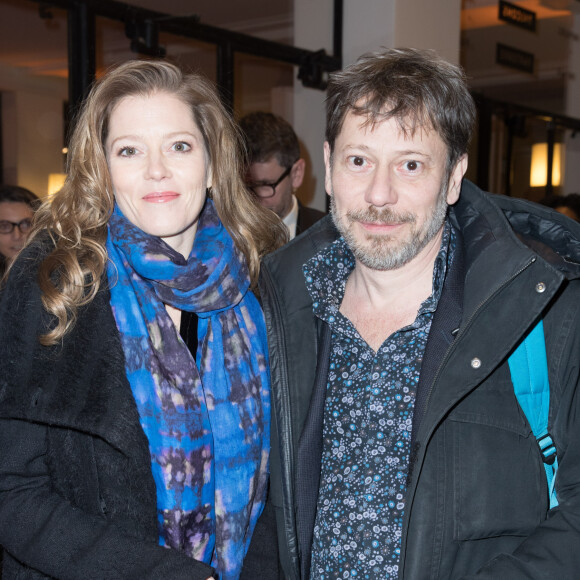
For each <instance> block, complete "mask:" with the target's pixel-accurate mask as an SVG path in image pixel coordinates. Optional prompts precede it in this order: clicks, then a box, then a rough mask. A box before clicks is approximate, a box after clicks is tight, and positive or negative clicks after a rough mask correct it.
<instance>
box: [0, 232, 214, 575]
mask: <svg viewBox="0 0 580 580" xmlns="http://www.w3.org/2000/svg"><path fill="white" fill-rule="evenodd" d="M44 251H46V250H45V249H43V247H42V246H39V244H38V243H34V244H33V245H31V246H29V247H28V248H26V249H25V250H24V254H23V255H22V256H20V258H19V259H18V261H17V262H16V264H15V266H14V268H13V270H12V272H11V273H10V276H9V279H8V282H7V286H6V287H5V289H4V290H3V292H2V295H1V299H0V337H1V339H0V544H2V545H3V546H4V548H5V553H4V562H3V579H4V580H12V579H15V578H18V579H19V580H20V579H23V580H24V579H41V578H61V579H65V580H66V579H70V580H78V579H79V578H85V579H94V580H114V579H116V580H127V579H129V578H135V579H140V580H141V579H151V580H153V579H156V580H167V579H171V580H178V579H183V580H196V579H197V580H205V579H206V578H208V577H209V576H211V574H212V572H213V570H212V568H211V567H210V566H207V565H206V564H204V563H202V562H198V561H196V560H193V559H191V558H189V557H187V556H185V555H184V554H181V553H179V552H177V551H175V550H170V549H167V548H163V547H161V546H159V544H158V541H159V535H158V522H157V509H156V503H157V500H156V489H155V483H154V481H153V475H152V471H151V457H150V452H149V445H148V441H147V438H146V436H145V434H144V432H143V430H142V428H141V424H140V420H139V415H138V412H137V407H136V404H135V400H134V397H133V394H132V392H131V387H130V386H129V383H128V381H127V377H126V372H125V360H124V354H123V350H122V347H121V342H120V336H119V332H118V330H117V327H116V324H115V320H114V318H113V313H112V311H111V306H110V304H109V292H108V290H107V289H106V282H105V284H104V285H103V287H102V289H101V290H100V291H99V293H98V294H97V296H96V297H95V299H94V300H93V301H92V302H91V303H90V304H89V305H87V306H85V307H83V308H81V309H80V310H79V313H78V314H79V315H78V319H77V322H76V324H75V326H74V328H73V330H72V331H71V333H70V335H67V337H66V340H64V341H63V343H62V344H60V345H57V346H53V347H42V346H41V345H40V343H39V342H38V335H39V334H42V333H44V332H46V329H47V328H49V327H50V325H51V324H53V321H52V319H51V317H50V316H49V315H48V314H47V313H46V311H45V310H44V308H43V306H42V303H41V300H40V289H39V287H38V284H37V280H36V269H37V266H38V263H39V261H40V260H41V258H42V254H43V252H44ZM49 368H50V372H48V369H49ZM38 570H43V572H44V573H40V572H38Z"/></svg>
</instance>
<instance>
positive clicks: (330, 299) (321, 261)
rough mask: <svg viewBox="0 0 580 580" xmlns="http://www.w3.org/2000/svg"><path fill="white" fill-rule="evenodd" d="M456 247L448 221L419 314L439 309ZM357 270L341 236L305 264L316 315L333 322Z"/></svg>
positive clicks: (307, 286)
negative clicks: (430, 282) (349, 281)
mask: <svg viewBox="0 0 580 580" xmlns="http://www.w3.org/2000/svg"><path fill="white" fill-rule="evenodd" d="M456 244H457V234H456V233H455V230H454V228H453V226H452V225H451V223H450V222H449V220H448V219H447V220H445V224H444V226H443V235H442V238H441V246H440V248H439V253H438V254H437V257H436V258H435V263H434V266H433V286H432V292H431V295H430V296H429V298H427V299H426V300H425V301H424V302H423V304H421V307H420V308H419V312H418V314H423V313H425V312H434V311H435V310H436V308H437V304H438V303H439V298H440V297H441V292H442V290H443V282H444V281H445V275H446V273H447V269H448V267H449V264H451V262H452V261H453V256H454V254H455V247H456ZM354 267H355V258H354V255H353V253H352V252H351V250H350V248H349V247H348V245H347V243H346V241H345V240H344V238H343V237H342V236H341V237H340V238H338V240H336V241H334V242H333V243H332V244H330V246H328V247H326V248H325V249H324V250H322V251H321V252H319V253H318V254H316V255H314V256H313V257H312V258H310V260H308V262H306V263H305V264H304V265H303V267H302V270H303V273H304V278H305V280H306V288H307V290H308V292H309V294H310V297H311V298H312V308H313V312H314V314H315V315H316V316H318V317H319V318H321V319H322V320H324V321H326V322H328V323H330V324H331V323H332V322H334V320H335V317H336V315H337V313H338V311H339V309H340V305H341V304H342V299H343V297H344V290H345V286H346V281H347V280H348V277H349V276H350V274H351V272H352V271H353V269H354Z"/></svg>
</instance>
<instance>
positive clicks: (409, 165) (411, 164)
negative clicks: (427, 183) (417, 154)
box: [405, 161, 419, 171]
mask: <svg viewBox="0 0 580 580" xmlns="http://www.w3.org/2000/svg"><path fill="white" fill-rule="evenodd" d="M405 169H406V170H407V171H417V169H419V163H418V162H417V161H407V162H406V163H405Z"/></svg>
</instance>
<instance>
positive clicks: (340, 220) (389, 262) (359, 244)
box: [330, 185, 447, 270]
mask: <svg viewBox="0 0 580 580" xmlns="http://www.w3.org/2000/svg"><path fill="white" fill-rule="evenodd" d="M330 213H331V215H332V220H333V221H334V224H335V226H336V228H337V229H338V231H339V232H340V234H341V235H342V236H343V237H344V239H345V241H346V243H347V245H348V247H349V248H350V250H351V252H352V253H353V254H354V257H355V258H356V259H357V261H359V262H360V263H361V264H363V265H364V266H366V267H367V268H370V269H372V270H396V269H397V268H400V267H401V266H404V265H405V264H407V263H409V262H410V261H411V260H412V259H413V258H415V257H416V256H417V255H418V254H419V252H421V250H422V249H423V248H425V246H426V245H427V244H428V243H429V242H430V241H431V240H432V239H433V238H434V237H435V236H436V235H437V234H438V233H439V231H440V230H441V228H442V226H443V223H444V221H445V216H446V215H447V188H446V187H445V185H442V187H441V190H440V192H439V196H438V198H437V203H436V205H435V207H434V208H433V211H432V212H431V215H430V216H428V218H427V221H426V222H425V224H423V226H422V227H421V229H417V227H416V225H415V224H416V222H417V217H416V216H415V215H414V214H412V213H410V212H404V213H398V212H395V211H393V210H392V209H390V208H385V209H383V210H378V209H377V208H376V207H374V206H369V207H368V208H366V209H359V210H351V211H349V212H347V213H346V216H344V217H340V216H338V213H337V210H336V204H335V201H334V195H331V197H330ZM358 221H362V222H366V223H374V224H403V223H404V224H410V225H411V227H410V231H409V233H408V234H407V235H406V236H405V238H403V239H397V237H396V236H390V235H388V234H371V233H361V234H359V237H358V238H357V236H356V235H355V233H354V224H355V223H356V222H358ZM361 236H364V237H363V238H362V239H361Z"/></svg>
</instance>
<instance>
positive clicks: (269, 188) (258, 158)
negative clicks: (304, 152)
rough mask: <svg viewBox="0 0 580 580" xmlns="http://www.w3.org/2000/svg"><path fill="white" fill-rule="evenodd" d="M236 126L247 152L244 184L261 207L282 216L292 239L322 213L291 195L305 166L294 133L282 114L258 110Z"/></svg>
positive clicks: (319, 217)
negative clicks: (241, 134) (239, 130)
mask: <svg viewBox="0 0 580 580" xmlns="http://www.w3.org/2000/svg"><path fill="white" fill-rule="evenodd" d="M240 127H241V128H242V131H243V133H244V137H245V140H246V146H247V149H248V155H249V166H248V172H247V177H246V182H247V185H248V187H249V188H250V189H251V190H252V191H253V192H254V195H255V196H256V197H257V198H258V200H259V201H260V203H261V204H262V205H263V206H264V207H267V208H268V209H271V210H272V211H273V212H274V213H276V214H277V215H278V216H279V217H280V218H281V219H282V221H283V222H284V224H285V225H286V227H287V228H288V231H289V233H290V239H292V238H294V237H295V236H296V235H298V234H300V233H302V232H303V231H305V230H306V229H308V228H309V227H310V226H311V225H313V224H314V223H316V222H317V221H318V220H319V219H321V218H323V217H324V213H323V212H321V211H318V210H316V209H312V208H309V207H305V206H303V205H302V204H301V203H300V202H299V201H298V199H297V198H296V196H295V195H294V193H295V192H296V190H297V189H298V188H299V187H300V186H301V185H302V181H303V179H304V170H305V166H306V163H305V161H304V159H302V158H301V157H300V146H299V144H298V138H297V137H296V133H294V130H293V129H292V127H291V126H290V124H289V123H288V122H287V121H285V120H284V119H282V117H279V116H278V115H274V114H272V113H265V112H260V111H257V112H254V113H250V114H248V115H246V116H245V117H243V118H242V119H241V121H240Z"/></svg>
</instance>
